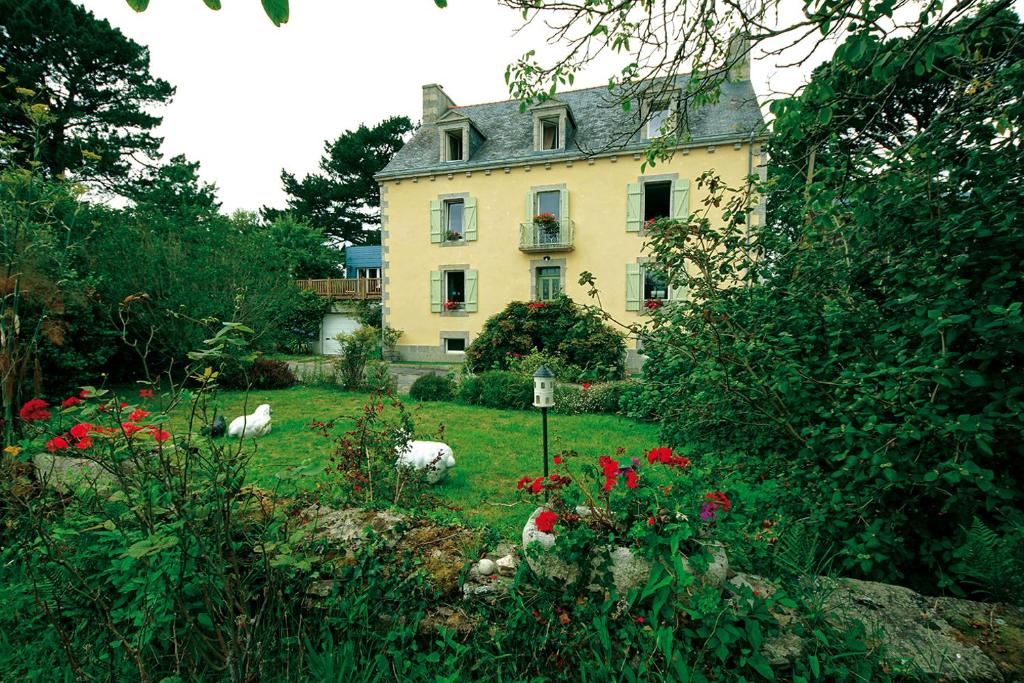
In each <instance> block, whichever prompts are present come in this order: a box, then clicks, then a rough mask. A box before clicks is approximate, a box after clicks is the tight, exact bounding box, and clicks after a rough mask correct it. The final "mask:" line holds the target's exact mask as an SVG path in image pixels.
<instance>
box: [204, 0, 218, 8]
mask: <svg viewBox="0 0 1024 683" xmlns="http://www.w3.org/2000/svg"><path fill="white" fill-rule="evenodd" d="M203 2H205V3H206V6H207V7H209V8H210V9H212V10H218V9H220V0H203Z"/></svg>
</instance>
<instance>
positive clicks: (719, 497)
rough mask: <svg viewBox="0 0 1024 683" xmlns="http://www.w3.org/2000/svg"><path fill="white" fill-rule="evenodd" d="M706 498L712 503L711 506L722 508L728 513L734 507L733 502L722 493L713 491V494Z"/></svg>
mask: <svg viewBox="0 0 1024 683" xmlns="http://www.w3.org/2000/svg"><path fill="white" fill-rule="evenodd" d="M704 498H706V499H707V500H709V501H711V505H713V506H715V507H717V508H721V509H722V510H723V511H725V512H728V511H729V508H731V507H732V502H731V501H730V500H729V498H728V497H727V496H726V495H725V494H724V493H722V492H721V491H712V492H711V493H708V494H707V495H705V496H704Z"/></svg>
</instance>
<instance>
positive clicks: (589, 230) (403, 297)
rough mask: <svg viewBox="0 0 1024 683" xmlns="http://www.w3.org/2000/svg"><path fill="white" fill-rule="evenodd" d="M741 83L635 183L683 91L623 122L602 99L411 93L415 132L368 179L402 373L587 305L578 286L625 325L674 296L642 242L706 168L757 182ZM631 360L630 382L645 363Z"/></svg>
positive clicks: (428, 88) (666, 93)
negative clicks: (500, 329)
mask: <svg viewBox="0 0 1024 683" xmlns="http://www.w3.org/2000/svg"><path fill="white" fill-rule="evenodd" d="M737 74H738V75H739V78H730V80H729V81H728V82H726V83H724V84H723V86H722V94H721V98H720V99H719V101H718V102H716V103H714V104H709V105H705V106H703V107H701V108H699V109H697V110H694V111H690V112H689V116H688V117H687V119H688V126H689V134H690V135H689V139H688V141H687V142H686V144H685V145H682V146H680V147H679V149H678V150H676V152H675V154H674V155H673V156H672V159H671V160H669V161H667V162H663V163H659V164H658V165H657V166H656V167H648V168H647V169H646V171H644V170H641V163H642V161H643V159H644V151H645V148H646V146H647V145H648V144H649V142H650V140H651V139H652V138H654V137H656V136H658V135H659V134H661V133H663V131H664V130H666V129H667V127H668V126H671V125H672V124H673V122H674V121H676V120H678V117H676V116H675V112H676V110H677V107H679V106H680V105H679V102H680V101H681V100H682V99H683V98H682V93H683V92H684V86H685V79H686V78H687V77H686V76H680V77H678V78H677V79H676V81H675V83H674V84H671V85H670V86H668V87H659V88H658V89H657V95H656V96H655V95H651V96H650V97H648V98H642V99H641V101H639V102H636V103H635V106H633V107H631V108H630V111H629V112H624V111H623V108H622V107H621V106H620V105H619V104H617V103H616V102H615V99H614V97H613V95H612V94H610V93H609V91H608V89H607V88H605V87H601V88H590V89H585V90H576V91H570V92H564V93H559V94H558V96H557V98H556V99H553V100H548V101H545V102H543V103H541V104H540V105H538V106H534V107H532V108H529V109H526V110H525V111H520V106H519V103H518V102H517V101H505V102H494V103H488V104H477V105H471V106H456V105H455V103H454V102H453V101H452V100H451V99H450V98H449V96H448V95H447V94H446V93H445V92H444V90H443V89H442V88H441V86H439V85H425V86H423V119H422V125H421V126H420V127H419V129H418V130H417V131H416V133H415V135H414V136H413V137H412V139H411V140H410V141H409V142H408V143H407V144H406V145H405V147H403V148H402V149H401V150H400V151H399V152H398V154H396V155H395V157H394V158H393V159H392V161H391V163H390V164H388V166H387V167H386V168H385V169H384V170H383V171H381V172H380V173H379V174H378V176H377V180H378V182H379V183H380V188H381V200H382V201H381V207H382V236H381V237H382V245H383V297H382V298H383V310H384V322H385V324H387V325H389V326H391V327H394V328H397V329H400V330H402V331H403V335H402V338H401V340H400V342H401V343H400V344H399V346H398V347H397V348H396V351H397V353H398V355H399V356H400V358H402V359H403V360H416V361H446V360H447V361H451V360H458V359H461V356H462V353H463V351H464V350H465V348H466V347H467V346H468V345H469V344H470V343H471V342H472V341H473V339H474V337H475V336H476V335H477V334H478V333H479V331H480V330H481V328H482V327H483V324H484V321H485V320H487V318H488V317H490V316H492V315H494V314H495V313H497V312H499V311H501V310H502V309H503V308H504V307H505V305H506V304H508V303H509V302H510V301H515V300H519V301H530V300H544V299H550V298H553V297H554V296H556V295H558V294H559V293H560V292H564V293H566V294H568V295H569V296H570V297H572V298H573V299H575V300H576V301H581V302H584V301H588V299H587V293H586V288H585V287H583V286H580V285H579V284H577V281H578V278H579V274H580V273H581V272H583V271H590V272H592V273H593V274H594V275H595V276H596V277H597V283H598V286H599V288H600V289H601V303H602V305H603V306H604V308H605V310H607V311H608V312H609V313H611V314H612V315H613V316H614V317H616V318H617V319H619V320H621V321H624V322H635V321H637V320H640V319H642V318H641V316H644V315H645V314H646V311H647V306H648V305H650V304H648V302H649V301H652V300H655V301H657V300H664V299H668V298H672V297H677V296H685V295H686V293H685V292H678V291H668V288H667V287H666V286H665V285H664V283H663V282H660V281H659V279H658V278H657V277H656V276H655V275H653V274H651V273H647V272H645V269H644V263H645V261H646V260H647V258H646V257H645V254H644V253H643V245H644V241H645V235H644V229H643V228H644V224H645V222H646V221H648V220H650V219H652V218H658V217H664V216H672V217H675V216H686V215H688V214H689V213H690V211H691V208H693V207H694V206H695V202H696V201H699V199H700V198H699V197H697V196H695V190H696V187H695V183H694V179H695V178H696V177H697V176H699V175H700V174H701V173H703V172H704V171H706V170H708V169H714V170H715V171H717V172H718V173H719V174H721V175H722V176H723V177H724V178H725V180H726V181H727V182H730V183H741V182H742V181H743V179H744V178H746V177H747V176H748V175H750V174H752V173H758V172H759V171H760V167H761V165H762V162H761V144H762V141H763V138H762V137H761V132H762V130H763V120H762V117H761V112H760V108H759V107H758V103H757V99H756V96H755V94H754V91H753V88H752V87H751V84H750V81H749V65H740V68H739V70H737V69H735V68H734V69H733V71H732V72H731V75H732V76H736V75H737ZM653 91H654V89H652V92H653ZM755 219H756V217H755ZM627 345H628V347H629V351H628V354H629V355H628V358H627V364H628V365H629V366H630V367H633V368H635V367H638V366H639V365H640V364H641V363H642V361H643V356H642V355H641V353H640V351H641V349H638V348H637V343H636V340H629V341H628V342H627Z"/></svg>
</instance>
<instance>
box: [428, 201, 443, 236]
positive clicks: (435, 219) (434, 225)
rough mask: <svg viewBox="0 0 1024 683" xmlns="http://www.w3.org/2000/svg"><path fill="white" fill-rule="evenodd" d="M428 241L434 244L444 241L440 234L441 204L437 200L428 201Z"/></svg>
mask: <svg viewBox="0 0 1024 683" xmlns="http://www.w3.org/2000/svg"><path fill="white" fill-rule="evenodd" d="M430 241H431V242H433V243H434V244H440V243H441V242H443V241H444V237H443V235H442V234H441V202H440V200H437V199H432V200H431V201H430Z"/></svg>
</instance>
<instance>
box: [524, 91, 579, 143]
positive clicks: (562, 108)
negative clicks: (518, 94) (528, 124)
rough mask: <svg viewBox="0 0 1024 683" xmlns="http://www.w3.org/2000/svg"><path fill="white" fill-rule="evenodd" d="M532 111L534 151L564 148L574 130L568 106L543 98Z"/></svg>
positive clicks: (573, 122)
mask: <svg viewBox="0 0 1024 683" xmlns="http://www.w3.org/2000/svg"><path fill="white" fill-rule="evenodd" d="M532 111H533V149H534V151H537V152H553V151H557V150H560V149H563V150H564V149H566V148H567V147H568V145H569V143H570V141H571V139H572V133H573V131H574V130H575V127H574V126H575V121H574V120H573V118H572V112H570V111H569V107H568V106H567V105H566V104H565V103H564V102H559V101H558V100H545V101H544V102H541V103H540V104H538V105H535V106H534V107H533V108H532Z"/></svg>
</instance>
